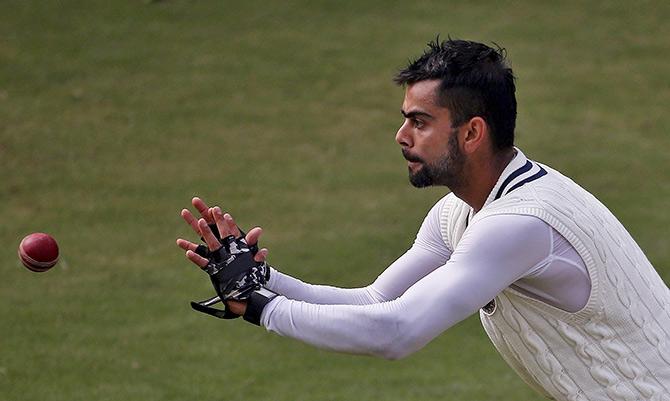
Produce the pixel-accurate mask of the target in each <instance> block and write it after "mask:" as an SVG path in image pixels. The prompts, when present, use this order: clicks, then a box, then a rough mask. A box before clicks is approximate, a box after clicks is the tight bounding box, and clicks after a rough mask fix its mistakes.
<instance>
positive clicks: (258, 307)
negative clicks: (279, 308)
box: [243, 287, 277, 326]
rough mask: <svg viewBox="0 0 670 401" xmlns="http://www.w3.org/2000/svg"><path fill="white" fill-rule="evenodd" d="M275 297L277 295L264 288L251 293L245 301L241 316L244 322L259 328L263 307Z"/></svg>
mask: <svg viewBox="0 0 670 401" xmlns="http://www.w3.org/2000/svg"><path fill="white" fill-rule="evenodd" d="M276 296H277V294H275V293H274V292H272V291H270V290H268V289H267V288H264V287H261V288H260V289H258V290H256V291H254V292H252V293H251V295H250V296H249V298H248V299H247V303H246V308H245V310H244V314H243V317H244V320H246V321H247V322H249V323H253V324H255V325H257V326H260V325H261V314H262V313H263V309H265V306H266V305H267V304H268V303H270V301H272V300H273V299H274V298H275V297H276Z"/></svg>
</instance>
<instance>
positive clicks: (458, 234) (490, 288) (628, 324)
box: [177, 40, 670, 401]
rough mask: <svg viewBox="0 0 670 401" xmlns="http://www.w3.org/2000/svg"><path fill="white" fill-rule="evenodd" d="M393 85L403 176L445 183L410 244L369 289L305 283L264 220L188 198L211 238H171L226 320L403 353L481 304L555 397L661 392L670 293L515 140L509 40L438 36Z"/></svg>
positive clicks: (669, 384) (641, 258) (608, 398)
mask: <svg viewBox="0 0 670 401" xmlns="http://www.w3.org/2000/svg"><path fill="white" fill-rule="evenodd" d="M395 81H396V83H397V84H399V85H402V86H403V87H404V88H405V97H404V101H403V103H402V108H401V113H402V116H403V117H404V122H403V124H402V126H401V127H400V129H399V130H398V132H397V134H396V141H397V142H398V144H399V145H400V148H401V151H402V154H403V156H404V158H405V159H406V160H407V166H408V170H409V180H410V182H411V183H412V185H414V186H416V187H426V186H431V185H441V186H446V187H448V188H449V189H450V190H451V193H449V194H448V195H446V196H445V197H444V198H442V199H441V200H439V201H438V202H437V203H436V204H435V205H434V206H433V207H432V209H431V210H430V211H429V212H428V214H427V216H426V217H425V219H424V221H423V223H422V225H421V227H420V229H419V231H418V233H417V236H416V239H415V241H414V243H413V245H412V246H411V248H410V249H409V250H408V251H407V252H406V253H405V254H404V255H402V256H401V257H400V258H398V259H397V260H396V261H395V262H393V263H392V264H391V265H390V266H389V267H387V268H386V270H384V271H383V272H382V273H381V274H380V275H379V277H378V278H377V279H376V280H375V281H374V282H373V283H372V284H370V285H368V286H366V287H362V288H354V289H347V288H336V287H330V286H323V285H311V284H307V283H304V282H302V281H300V280H298V279H296V278H293V277H291V276H289V275H287V274H284V273H281V272H279V271H277V270H276V269H274V268H271V267H269V266H268V265H267V264H266V262H265V258H266V256H267V249H258V248H257V247H256V243H257V241H258V238H259V236H260V235H261V229H260V228H254V229H253V230H251V231H250V232H249V233H248V234H246V236H244V235H243V234H242V233H241V232H240V231H239V229H238V228H237V226H236V225H235V223H234V220H233V219H232V217H231V216H230V215H229V214H225V213H223V212H222V210H221V209H220V208H218V207H215V208H209V207H208V206H207V205H206V204H204V202H203V201H201V200H200V199H197V198H195V199H194V201H193V204H194V206H195V207H196V208H197V209H198V210H199V211H200V214H201V215H202V218H201V219H199V220H196V218H195V217H194V216H193V215H192V214H191V213H190V212H189V211H188V210H184V211H182V216H183V217H184V218H185V219H186V221H187V222H189V224H191V226H192V227H193V228H194V230H195V231H196V232H197V233H198V234H200V235H201V236H202V237H203V239H204V241H205V244H206V246H205V245H197V244H195V243H192V242H189V241H186V240H182V239H180V240H178V241H177V242H178V245H179V246H180V247H182V248H183V249H184V250H186V251H187V252H186V256H187V258H188V259H190V260H191V261H192V262H193V263H195V264H197V265H198V266H200V267H201V268H203V269H205V270H206V271H207V272H208V273H209V274H210V277H211V279H212V283H213V284H214V286H215V289H216V291H217V294H218V296H219V298H220V299H223V300H224V301H225V303H226V311H225V316H224V315H221V316H219V317H226V318H234V317H237V316H238V315H242V316H244V318H245V319H246V320H248V321H250V322H253V323H255V324H259V325H261V326H264V327H265V328H266V329H267V330H268V331H272V332H275V333H278V334H280V335H283V336H288V337H292V338H295V339H297V340H300V341H304V342H306V343H309V344H312V345H314V346H317V347H320V348H324V349H329V350H333V351H339V352H348V353H355V354H368V355H375V356H380V357H383V358H388V359H397V358H402V357H405V356H407V355H409V354H411V353H413V352H415V351H417V350H419V349H421V348H422V347H423V346H425V345H426V344H427V343H428V342H430V341H431V340H432V339H434V338H435V337H437V336H438V335H440V333H442V332H443V331H445V330H447V329H449V328H450V327H452V326H453V325H455V324H456V323H458V322H460V321H461V320H463V319H465V318H467V317H468V316H470V315H471V314H473V313H475V312H477V311H479V315H480V318H481V322H482V325H483V326H484V329H485V330H486V333H487V334H488V336H489V337H490V339H491V341H492V342H493V344H494V346H495V348H496V349H497V350H498V352H499V353H500V354H501V355H502V357H503V358H504V359H505V361H506V362H507V363H508V364H509V365H510V367H512V368H513V369H514V370H515V371H516V372H517V373H518V374H519V376H521V378H522V379H523V380H524V381H525V382H526V383H527V384H528V385H529V386H531V387H532V388H534V389H535V390H537V391H538V392H540V393H541V394H543V395H544V396H546V397H547V398H549V399H554V400H565V401H567V400H570V401H612V400H615V401H619V400H621V401H624V400H626V401H632V400H651V401H670V290H669V289H668V287H667V286H666V285H665V283H664V282H663V280H662V279H661V277H660V276H659V275H658V273H657V272H656V270H655V269H654V267H653V266H652V265H651V263H650V262H649V260H648V259H647V258H646V256H645V255H644V253H643V252H642V250H641V249H640V248H639V247H638V245H637V244H636V242H635V241H634V240H633V238H632V237H631V236H630V234H629V233H628V232H627V231H626V229H625V228H624V227H623V226H622V225H621V224H620V223H619V221H618V220H617V219H616V217H614V216H613V215H612V214H611V213H610V211H609V210H608V209H607V208H606V207H605V206H604V205H603V204H602V203H600V202H599V201H598V200H597V199H596V198H595V197H593V195H591V194H590V193H588V192H587V191H586V190H584V189H583V188H581V187H580V186H579V185H577V184H575V183H574V182H573V181H572V180H570V179H569V178H567V177H565V176H563V175H562V174H561V173H559V172H558V171H556V170H554V169H552V168H550V167H549V166H546V165H544V164H542V163H539V162H537V161H534V160H531V159H529V158H528V157H527V156H526V155H525V154H524V153H523V152H522V151H521V150H520V149H518V148H516V147H515V146H514V129H515V121H516V98H515V82H514V75H513V73H512V70H511V68H510V67H509V66H508V65H507V64H506V61H505V53H504V51H503V50H501V49H499V48H491V47H489V46H486V45H484V44H481V43H476V42H470V41H462V40H446V41H443V42H440V41H439V40H436V41H434V42H431V43H429V46H428V49H427V50H426V51H425V53H424V54H423V55H422V56H420V57H419V58H418V59H416V60H415V61H412V62H411V63H410V64H409V65H408V66H407V67H406V68H405V69H403V70H402V71H400V72H399V73H398V74H397V76H396V78H395ZM212 228H214V230H212ZM243 260H244V261H243ZM238 261H239V262H238ZM225 272H228V273H225ZM226 274H227V275H226ZM210 304H211V302H210V303H209V304H208V303H203V304H197V305H194V307H196V309H198V308H200V309H201V310H202V309H204V310H203V311H208V313H210V312H211V310H210V309H207V308H210V306H209V305H210ZM212 314H215V313H212ZM215 315H216V314H215Z"/></svg>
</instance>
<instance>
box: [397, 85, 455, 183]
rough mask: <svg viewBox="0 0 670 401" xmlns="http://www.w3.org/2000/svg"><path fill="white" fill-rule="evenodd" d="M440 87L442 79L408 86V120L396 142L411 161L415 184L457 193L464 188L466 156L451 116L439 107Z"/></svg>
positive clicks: (411, 177)
mask: <svg viewBox="0 0 670 401" xmlns="http://www.w3.org/2000/svg"><path fill="white" fill-rule="evenodd" d="M439 84H440V81H439V80H429V81H419V82H416V83H414V84H412V85H409V86H408V87H407V90H406V91H405V100H404V101H403V104H402V110H401V112H402V114H403V116H404V117H405V121H404V123H403V125H402V126H401V127H400V129H399V130H398V133H397V134H396V141H397V142H398V144H400V146H401V147H402V153H403V156H404V157H405V159H407V161H408V163H407V167H408V170H409V181H410V182H411V183H412V185H414V186H415V187H417V188H421V187H427V186H431V185H446V186H447V187H449V188H450V189H452V190H453V189H454V188H455V187H458V186H459V185H461V180H462V176H463V169H464V168H463V165H464V157H463V154H462V153H461V151H460V149H459V146H458V136H457V133H458V129H456V128H453V127H452V120H451V114H450V113H449V110H448V109H447V108H446V107H442V106H440V105H439V104H438V97H437V92H436V90H437V88H438V86H439Z"/></svg>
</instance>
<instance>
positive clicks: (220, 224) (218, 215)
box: [210, 206, 230, 238]
mask: <svg viewBox="0 0 670 401" xmlns="http://www.w3.org/2000/svg"><path fill="white" fill-rule="evenodd" d="M210 210H211V214H212V216H214V222H215V223H216V228H218V229H219V233H220V234H221V238H226V237H227V236H229V235H230V232H229V231H228V225H226V222H225V220H224V216H223V212H222V211H221V208H220V207H218V206H214V207H213V208H211V209H210Z"/></svg>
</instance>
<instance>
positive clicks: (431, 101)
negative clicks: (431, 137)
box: [402, 79, 451, 122]
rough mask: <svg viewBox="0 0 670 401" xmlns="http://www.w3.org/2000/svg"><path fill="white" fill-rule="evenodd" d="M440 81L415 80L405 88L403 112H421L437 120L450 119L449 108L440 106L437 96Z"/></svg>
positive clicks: (447, 120) (448, 120)
mask: <svg viewBox="0 0 670 401" xmlns="http://www.w3.org/2000/svg"><path fill="white" fill-rule="evenodd" d="M440 83H441V81H440V80H439V79H431V80H426V81H419V82H415V83H413V84H411V85H408V86H407V88H406V89H405V100H404V101H403V102H402V111H403V112H404V113H411V112H415V111H416V112H422V113H426V114H428V115H430V116H432V117H433V118H435V119H437V120H440V121H441V120H445V121H446V122H450V121H451V114H450V112H449V109H448V108H446V107H444V106H441V105H440V102H439V97H438V88H439V86H440Z"/></svg>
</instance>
